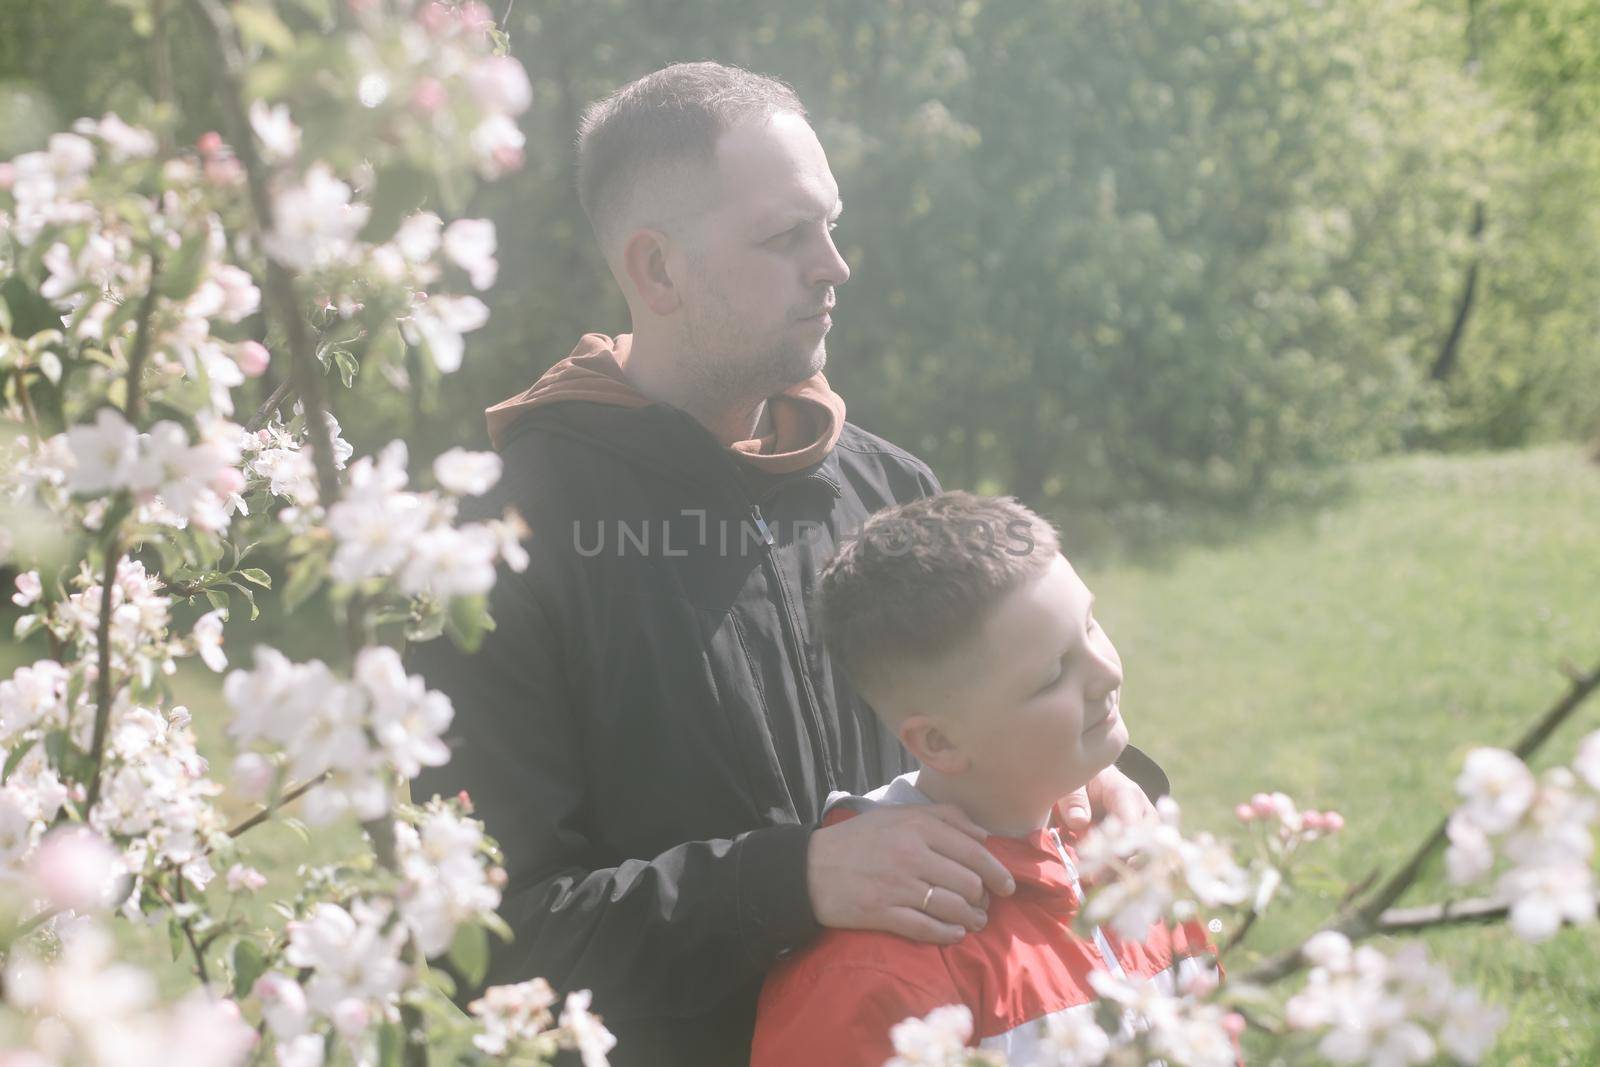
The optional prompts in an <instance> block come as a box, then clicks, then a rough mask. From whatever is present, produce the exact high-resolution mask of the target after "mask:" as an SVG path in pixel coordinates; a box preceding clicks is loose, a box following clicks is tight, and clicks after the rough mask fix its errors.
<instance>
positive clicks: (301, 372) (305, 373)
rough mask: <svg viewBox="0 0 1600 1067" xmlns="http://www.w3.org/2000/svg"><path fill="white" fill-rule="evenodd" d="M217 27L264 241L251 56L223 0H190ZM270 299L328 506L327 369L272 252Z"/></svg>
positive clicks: (231, 114)
mask: <svg viewBox="0 0 1600 1067" xmlns="http://www.w3.org/2000/svg"><path fill="white" fill-rule="evenodd" d="M190 2H191V3H192V4H193V5H194V7H195V8H196V9H197V10H198V11H199V13H200V16H201V18H202V20H203V21H204V22H205V24H206V25H207V26H208V27H209V29H210V31H211V37H212V40H213V41H214V42H215V43H216V45H217V48H216V53H217V54H218V55H219V56H220V57H221V59H222V69H221V70H220V71H219V72H218V76H219V78H220V79H221V81H222V83H223V90H224V91H223V93H222V94H221V95H222V105H223V108H224V109H225V110H226V111H227V113H228V118H229V122H230V125H231V127H232V132H233V139H232V140H233V150H234V153H235V155H237V157H238V159H239V163H240V165H241V166H242V167H243V168H244V173H245V185H246V187H247V188H248V190H249V192H250V206H251V210H252V214H253V215H254V217H255V231H256V236H257V238H258V240H259V238H260V236H261V235H262V234H267V233H271V232H272V229H273V209H272V197H271V196H270V195H269V193H268V189H267V186H268V181H267V172H266V168H265V167H263V166H262V163H261V156H260V154H259V153H258V152H257V151H256V145H255V140H254V135H253V134H252V132H251V128H250V120H249V117H248V116H247V115H246V113H245V106H244V90H243V86H244V77H245V61H244V56H243V54H242V53H241V52H240V51H239V44H238V41H237V40H236V39H235V38H234V33H233V23H232V20H231V18H230V16H229V14H228V12H227V10H226V9H225V8H223V6H222V5H221V4H220V3H219V2H218V0H190ZM266 280H267V298H268V300H269V303H270V306H271V314H272V316H273V317H274V318H276V319H277V320H278V324H279V325H280V326H282V327H283V332H284V335H285V336H286V337H287V338H288V341H289V380H290V381H291V382H292V383H294V390H295V392H297V393H299V394H300V399H301V400H302V401H303V402H304V404H305V415H306V432H307V434H309V435H310V438H311V459H312V462H313V463H314V464H315V465H316V470H317V495H318V497H319V499H320V501H321V503H322V505H323V507H327V506H329V505H331V504H332V503H334V501H336V500H338V499H339V471H338V468H337V467H335V466H334V463H333V438H332V435H331V434H330V433H329V431H328V421H327V418H326V412H327V410H328V405H327V400H326V398H325V396H324V393H323V383H322V374H321V371H320V369H319V368H318V366H317V356H316V351H315V349H314V348H313V346H312V343H311V336H310V334H308V333H307V332H306V323H305V318H304V316H303V315H301V313H300V300H299V297H298V296H297V295H296V292H295V280H294V276H293V275H292V274H290V273H289V271H288V270H287V269H286V268H285V267H284V266H283V265H282V264H281V263H279V262H278V261H277V260H275V259H273V258H272V257H271V256H270V255H269V256H267V279H266Z"/></svg>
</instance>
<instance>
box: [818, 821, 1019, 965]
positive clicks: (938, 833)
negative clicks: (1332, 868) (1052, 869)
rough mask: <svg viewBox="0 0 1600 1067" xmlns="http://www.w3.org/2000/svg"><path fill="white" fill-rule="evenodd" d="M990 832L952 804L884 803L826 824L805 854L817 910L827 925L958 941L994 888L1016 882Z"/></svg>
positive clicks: (1002, 892) (1004, 889)
mask: <svg viewBox="0 0 1600 1067" xmlns="http://www.w3.org/2000/svg"><path fill="white" fill-rule="evenodd" d="M986 837H988V833H987V832H986V831H985V830H984V829H983V828H982V827H980V826H978V825H977V824H976V823H974V822H973V821H972V820H971V819H969V818H967V817H966V816H965V815H964V814H962V813H961V812H960V811H959V810H957V809H956V808H953V807H951V806H950V805H948V804H929V805H917V806H915V807H896V808H881V809H877V810H874V811H868V812H865V813H863V814H861V815H857V816H856V817H855V818H853V819H846V820H845V821H844V822H841V823H835V824H834V825H832V826H825V827H823V828H822V829H820V830H817V831H816V832H815V833H813V834H812V835H811V847H810V850H809V852H808V853H807V857H806V887H807V888H808V889H809V890H810V892H811V908H812V911H813V912H815V914H816V917H817V921H818V922H820V923H821V924H822V925H823V926H831V927H837V928H840V929H846V930H882V931H885V932H887V933H891V934H899V935H900V936H901V937H909V938H911V939H912V940H913V941H926V942H928V943H930V944H945V945H948V944H954V943H955V942H957V941H960V940H961V939H962V938H963V937H965V936H966V934H967V931H968V930H978V929H981V928H982V927H983V924H984V923H985V922H987V921H988V916H987V914H986V913H985V910H984V909H985V908H987V906H988V903H989V893H990V892H993V893H995V894H998V895H999V896H1010V895H1011V893H1012V892H1014V891H1015V890H1016V882H1015V881H1014V880H1013V879H1012V877H1011V874H1010V872H1008V871H1007V870H1006V869H1005V866H1004V865H1003V864H1001V862H1000V861H999V860H998V859H996V858H995V857H994V854H993V853H991V852H990V851H989V850H988V849H987V848H984V847H983V840H984V838H986ZM930 888H931V889H932V890H933V892H932V894H931V895H930V894H929V892H928V890H929V889H930ZM924 900H926V901H927V909H926V910H924V909H923V906H922V905H923V902H924Z"/></svg>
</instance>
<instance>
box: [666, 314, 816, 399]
mask: <svg viewBox="0 0 1600 1067" xmlns="http://www.w3.org/2000/svg"><path fill="white" fill-rule="evenodd" d="M731 311H732V309H731V308H730V307H729V306H728V305H727V304H726V303H722V302H718V303H717V305H716V306H715V307H714V308H712V309H711V312H712V313H711V314H706V315H700V314H696V313H694V312H690V311H688V309H687V308H686V309H685V315H684V349H683V350H684V355H685V359H686V361H687V366H686V367H685V370H686V372H687V374H688V376H689V378H690V380H691V381H692V382H694V384H695V386H696V388H697V390H698V391H699V392H700V394H701V395H702V396H703V397H705V398H707V399H708V400H709V399H712V398H715V400H717V401H719V402H735V401H745V400H763V399H765V398H767V397H769V396H772V395H773V394H775V393H781V392H783V391H784V390H785V389H788V388H790V387H791V386H795V385H798V384H800V383H801V382H804V381H806V380H807V379H809V378H811V377H813V376H814V375H816V374H817V373H818V372H820V371H821V370H822V368H823V366H824V365H825V364H826V363H827V358H828V355H827V340H826V336H824V337H822V338H819V339H818V340H817V342H816V343H815V344H814V345H802V344H801V343H799V342H797V341H796V340H794V339H793V338H792V337H789V336H779V337H777V338H768V339H765V340H762V339H758V338H755V337H753V336H752V335H750V334H749V333H748V332H747V331H745V330H742V329H740V328H739V326H738V325H737V321H738V320H737V319H736V318H735V317H734V316H733V315H732V314H731ZM790 329H792V325H791V324H786V325H785V330H786V331H788V330H790Z"/></svg>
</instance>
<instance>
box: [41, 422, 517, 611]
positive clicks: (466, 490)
mask: <svg viewBox="0 0 1600 1067" xmlns="http://www.w3.org/2000/svg"><path fill="white" fill-rule="evenodd" d="M500 468H501V462H500V457H499V456H498V455H497V454H496V453H494V452H469V451H467V450H466V449H464V448H452V449H450V450H449V451H448V452H445V453H443V454H442V455H440V456H439V457H438V458H437V459H435V460H434V461H433V476H434V477H435V478H437V479H438V480H439V484H440V485H441V486H443V487H444V489H445V490H446V491H447V492H451V493H455V494H456V495H458V496H477V495H478V494H480V493H486V492H488V491H489V490H490V489H491V488H492V487H493V486H494V484H495V483H496V482H498V481H499V480H500ZM35 579H36V580H37V576H35ZM19 581H20V579H19Z"/></svg>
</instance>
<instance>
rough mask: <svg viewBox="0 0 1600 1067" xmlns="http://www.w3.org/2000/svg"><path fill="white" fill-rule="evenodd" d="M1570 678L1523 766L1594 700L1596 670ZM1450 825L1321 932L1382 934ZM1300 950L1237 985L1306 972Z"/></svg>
mask: <svg viewBox="0 0 1600 1067" xmlns="http://www.w3.org/2000/svg"><path fill="white" fill-rule="evenodd" d="M1570 677H1571V686H1570V688H1569V689H1568V690H1567V693H1566V695H1565V696H1563V697H1562V698H1561V699H1560V700H1558V701H1556V703H1555V704H1553V705H1552V706H1551V707H1550V709H1549V710H1548V711H1546V712H1545V713H1544V714H1543V715H1541V716H1540V717H1539V718H1538V720H1537V721H1536V722H1534V724H1533V725H1532V726H1530V727H1529V728H1528V729H1527V731H1526V732H1525V733H1523V735H1522V737H1521V739H1519V740H1518V741H1517V744H1516V747H1515V748H1513V749H1512V751H1513V752H1515V753H1516V754H1517V757H1518V758H1519V759H1523V760H1526V759H1527V758H1528V757H1529V756H1531V755H1533V753H1535V752H1537V751H1538V750H1539V748H1540V747H1542V746H1543V745H1544V743H1545V742H1546V741H1548V740H1549V739H1550V735H1551V734H1553V733H1554V732H1555V731H1556V729H1557V728H1558V727H1559V726H1560V725H1561V724H1562V723H1564V722H1566V721H1567V719H1569V718H1571V717H1572V713H1573V712H1575V711H1577V710H1578V708H1579V706H1580V705H1582V704H1583V702H1584V701H1585V700H1587V699H1588V698H1589V697H1590V696H1592V695H1593V694H1594V692H1595V691H1596V690H1597V689H1600V665H1597V666H1596V667H1595V668H1594V669H1593V670H1591V671H1590V672H1589V673H1587V674H1584V673H1582V672H1577V671H1574V672H1572V673H1571V675H1570ZM1448 825H1449V818H1448V817H1446V818H1443V819H1441V820H1440V821H1439V823H1438V825H1437V826H1436V827H1434V830H1433V832H1432V833H1431V834H1429V835H1428V836H1427V838H1426V839H1424V840H1423V842H1422V844H1420V845H1419V846H1417V848H1416V850H1415V851H1414V852H1412V854H1411V857H1410V858H1409V859H1408V860H1406V862H1405V863H1403V864H1402V865H1401V866H1400V868H1399V869H1398V870H1396V871H1395V872H1394V874H1392V875H1390V876H1389V878H1388V879H1387V880H1386V881H1385V882H1384V883H1383V884H1382V885H1381V886H1379V887H1378V889H1377V890H1376V891H1375V892H1374V893H1373V894H1372V896H1371V897H1369V898H1368V899H1367V901H1366V902H1365V903H1363V904H1362V905H1361V906H1360V907H1358V908H1356V909H1354V910H1353V911H1348V910H1347V911H1346V912H1345V913H1344V914H1343V915H1341V916H1339V917H1337V918H1335V919H1334V920H1333V921H1332V922H1329V923H1327V924H1326V925H1324V926H1323V927H1322V929H1323V930H1335V931H1337V932H1339V933H1341V934H1344V935H1345V936H1346V937H1348V938H1349V939H1350V940H1352V941H1359V940H1361V939H1363V938H1366V937H1370V936H1371V935H1373V934H1376V933H1383V932H1385V931H1384V929H1383V926H1382V923H1383V921H1384V917H1385V915H1386V914H1387V913H1388V911H1389V908H1390V907H1391V905H1393V904H1394V903H1395V901H1397V900H1399V899H1400V897H1401V896H1402V895H1403V894H1404V893H1405V891H1406V890H1407V889H1410V888H1411V886H1412V884H1413V883H1414V882H1416V880H1417V877H1418V876H1419V875H1420V874H1421V873H1422V870H1423V868H1424V867H1425V866H1427V864H1428V862H1429V861H1430V860H1432V859H1433V858H1434V857H1435V856H1437V855H1438V854H1439V853H1440V852H1441V851H1442V850H1443V849H1444V846H1445V843H1446V841H1447V840H1448V836H1447V834H1446V827H1447V826H1448ZM1400 914H1401V917H1402V918H1404V917H1406V912H1401V913H1400ZM1463 921H1468V920H1463ZM1471 921H1487V920H1471ZM1319 932H1320V931H1319ZM1304 947H1305V942H1304V941H1302V942H1301V943H1300V944H1299V945H1297V946H1295V947H1294V948H1292V949H1288V950H1287V951H1285V952H1282V953H1279V954H1278V955H1276V956H1273V957H1271V958H1269V959H1267V960H1265V961H1263V962H1262V963H1260V964H1258V965H1257V966H1256V967H1254V968H1252V969H1251V970H1249V971H1247V972H1246V973H1244V974H1243V975H1241V976H1240V978H1239V981H1241V982H1244V983H1245V984H1247V985H1265V984H1268V983H1270V982H1276V981H1279V980H1281V979H1283V978H1286V977H1288V976H1289V975H1291V974H1294V973H1295V972H1296V971H1299V970H1301V969H1302V968H1303V967H1305V966H1306V962H1307V961H1306V959H1305V956H1304V955H1303V953H1302V949H1303V948H1304Z"/></svg>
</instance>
